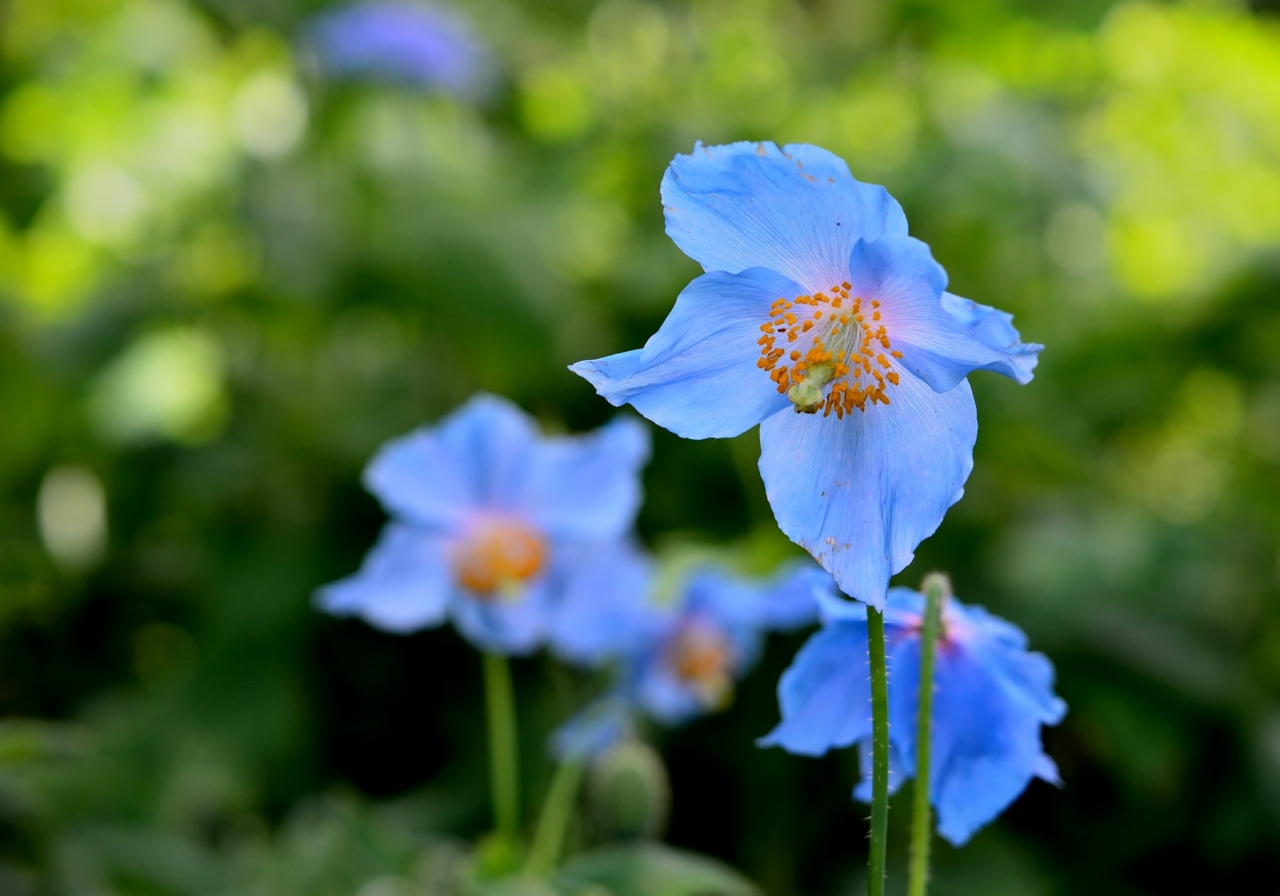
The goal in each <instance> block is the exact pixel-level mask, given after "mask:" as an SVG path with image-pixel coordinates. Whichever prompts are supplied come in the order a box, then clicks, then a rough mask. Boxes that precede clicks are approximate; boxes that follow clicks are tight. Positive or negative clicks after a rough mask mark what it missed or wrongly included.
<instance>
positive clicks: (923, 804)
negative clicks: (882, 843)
mask: <svg viewBox="0 0 1280 896" xmlns="http://www.w3.org/2000/svg"><path fill="white" fill-rule="evenodd" d="M922 588H923V591H924V620H923V622H922V624H921V628H920V695H919V708H918V709H917V711H916V783H915V791H914V793H913V794H912V803H911V870H910V874H909V876H908V883H907V893H908V896H925V892H926V891H927V890H928V888H929V844H930V838H931V837H932V834H933V818H932V813H931V812H930V810H929V771H930V769H929V746H930V739H931V737H932V733H933V659H934V653H935V652H936V650H935V648H936V645H937V642H938V629H939V628H940V627H941V619H942V603H943V601H945V600H946V598H947V595H948V594H950V593H951V583H950V582H949V581H948V580H947V577H946V576H944V575H942V574H941V573H936V572H935V573H930V574H929V575H928V576H926V577H925V580H924V585H923V586H922Z"/></svg>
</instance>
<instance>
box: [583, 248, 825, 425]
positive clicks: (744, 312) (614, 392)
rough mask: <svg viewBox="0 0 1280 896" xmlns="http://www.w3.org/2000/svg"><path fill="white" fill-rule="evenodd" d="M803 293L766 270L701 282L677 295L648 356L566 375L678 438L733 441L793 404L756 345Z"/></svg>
mask: <svg viewBox="0 0 1280 896" xmlns="http://www.w3.org/2000/svg"><path fill="white" fill-rule="evenodd" d="M803 291H804V290H802V289H801V288H800V286H799V285H798V284H796V283H793V282H791V281H790V280H788V279H786V278H785V277H782V276H780V275H778V274H775V273H773V272H772V271H768V270H765V269H763V268H754V269H751V270H746V271H743V272H742V273H740V274H726V273H722V272H713V273H709V274H704V275H703V276H701V277H699V278H698V279H696V280H694V281H693V282H692V283H690V284H689V285H688V286H687V287H685V289H684V291H683V292H682V293H680V296H679V298H677V299H676V304H675V307H674V308H672V309H671V313H670V314H669V315H667V319H666V320H665V321H663V323H662V326H661V327H659V328H658V332H656V333H654V334H653V336H651V337H650V338H649V341H648V342H646V343H645V346H644V348H643V349H640V350H639V351H630V352H623V353H622V354H618V355H610V356H609V357H607V358H598V359H596V360H594V361H579V362H578V363H577V364H574V365H573V366H571V367H570V368H569V369H570V370H572V371H573V372H574V373H576V374H578V375H579V376H581V377H583V378H584V379H586V380H587V381H588V382H590V383H591V385H593V386H595V387H596V391H597V392H599V393H600V394H601V395H602V396H604V398H605V399H607V400H608V401H609V402H610V403H611V404H614V405H622V404H626V403H630V404H631V405H632V406H633V407H634V408H635V409H636V410H637V411H639V412H640V413H641V414H643V415H644V416H645V417H648V418H649V419H650V420H652V421H653V422H654V423H657V424H658V425H659V426H662V427H665V428H666V429H669V430H671V431H672V432H674V433H675V434H676V435H679V436H683V437H685V438H687V439H707V438H721V437H728V436H736V435H738V434H740V433H743V432H746V431H747V430H748V429H750V428H751V427H753V426H755V425H756V424H757V423H759V422H760V421H761V420H763V419H764V418H765V417H767V416H769V415H770V414H771V413H774V412H775V411H778V410H779V409H781V408H783V407H786V406H787V404H788V402H787V399H786V397H785V396H784V395H782V394H780V393H779V392H778V389H777V386H776V385H775V384H774V382H773V381H772V380H771V379H769V374H768V372H767V371H765V370H762V369H760V368H759V367H758V366H757V364H756V362H757V361H758V360H759V359H760V345H759V343H758V340H759V339H760V338H761V331H760V325H761V324H763V323H764V322H766V321H768V320H769V312H770V309H771V305H772V304H773V302H774V301H775V300H777V299H780V298H786V299H790V298H794V297H795V296H797V295H800V294H801V293H803Z"/></svg>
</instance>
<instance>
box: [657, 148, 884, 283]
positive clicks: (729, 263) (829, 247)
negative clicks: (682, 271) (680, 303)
mask: <svg viewBox="0 0 1280 896" xmlns="http://www.w3.org/2000/svg"><path fill="white" fill-rule="evenodd" d="M662 204H663V206H664V207H665V209H666V217H667V235H668V236H670V237H671V239H672V240H674V241H675V243H676V245H677V246H679V247H680V249H681V250H682V251H683V252H684V253H685V254H686V255H688V256H689V257H690V258H692V259H694V260H695V261H697V262H698V263H699V264H701V265H702V267H703V269H704V270H708V271H729V272H732V273H736V272H738V271H743V270H746V269H747V268H753V267H766V268H769V269H770V270H773V271H777V272H778V273H779V274H782V275H783V276H785V277H788V278H790V279H791V280H794V281H795V282H796V283H800V284H803V285H804V287H805V288H804V290H802V292H803V293H813V292H815V291H822V290H829V289H830V288H831V287H832V286H833V285H835V284H837V283H841V282H842V281H844V280H845V279H846V271H847V270H848V266H849V265H848V260H849V252H850V250H852V249H853V244H854V243H855V242H857V240H858V239H860V238H865V239H875V238H876V237H879V236H882V235H884V234H887V233H897V234H905V233H906V232H907V219H906V216H905V215H903V213H902V207H901V206H900V205H898V203H897V202H896V201H895V200H894V198H893V197H892V196H890V195H889V193H888V191H886V190H885V189H884V187H878V186H874V185H871V184H863V183H859V182H858V181H856V180H854V178H853V176H852V175H851V174H850V173H849V167H848V166H847V165H846V164H845V163H844V161H843V160H841V159H840V158H838V157H837V156H834V155H832V154H831V153H829V152H827V151H826V150H824V149H820V148H818V147H816V146H807V145H803V144H798V145H791V146H787V147H784V148H783V149H778V147H777V146H775V145H774V144H772V143H733V144H730V145H727V146H703V145H702V144H701V143H699V144H698V145H697V146H695V147H694V150H693V154H692V155H687V156H685V155H677V156H676V157H675V159H674V160H672V162H671V166H670V167H669V168H667V172H666V174H665V175H663V178H662ZM788 298H790V296H788Z"/></svg>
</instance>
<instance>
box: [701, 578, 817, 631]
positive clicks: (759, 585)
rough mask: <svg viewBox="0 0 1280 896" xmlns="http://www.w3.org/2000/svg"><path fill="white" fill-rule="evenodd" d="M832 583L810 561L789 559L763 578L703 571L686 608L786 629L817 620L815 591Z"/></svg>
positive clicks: (727, 620)
mask: <svg viewBox="0 0 1280 896" xmlns="http://www.w3.org/2000/svg"><path fill="white" fill-rule="evenodd" d="M830 581H831V577H830V576H828V575H827V574H826V573H825V572H823V571H822V570H821V569H819V568H818V567H816V566H814V565H813V564H811V563H789V564H787V565H786V566H785V567H783V568H782V569H780V570H779V571H778V572H776V573H774V575H772V576H770V577H769V578H768V579H766V580H764V581H753V580H750V579H744V578H741V577H738V576H733V575H729V574H727V573H725V572H722V571H720V570H717V569H705V570H702V571H700V572H696V573H694V574H693V576H692V577H691V579H690V581H689V586H688V588H687V590H686V593H687V595H688V597H687V601H686V606H687V607H688V608H689V609H690V610H693V611H702V612H707V613H710V614H711V615H712V616H713V617H714V618H715V619H717V620H718V621H719V622H721V623H722V624H723V625H725V626H729V627H745V628H750V629H755V630H760V631H790V630H792V629H797V628H800V627H801V626H804V625H808V624H809V623H811V622H813V621H815V620H816V619H817V617H818V601H817V596H816V593H815V589H816V588H820V587H822V586H823V585H824V584H825V583H827V582H830Z"/></svg>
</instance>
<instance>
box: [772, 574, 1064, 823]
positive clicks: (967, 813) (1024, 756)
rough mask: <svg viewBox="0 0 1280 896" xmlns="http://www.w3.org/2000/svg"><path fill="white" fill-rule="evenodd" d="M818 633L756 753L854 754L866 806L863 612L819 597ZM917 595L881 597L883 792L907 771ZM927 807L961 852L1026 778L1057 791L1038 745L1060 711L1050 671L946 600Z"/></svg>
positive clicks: (785, 679)
mask: <svg viewBox="0 0 1280 896" xmlns="http://www.w3.org/2000/svg"><path fill="white" fill-rule="evenodd" d="M821 603H822V612H823V617H824V625H823V627H822V628H821V629H820V630H819V631H818V632H817V633H815V634H814V635H813V637H811V638H810V639H809V640H808V641H807V642H806V643H805V645H804V646H803V647H802V648H801V649H800V652H799V653H798V654H796V658H795V660H794V661H793V662H792V664H791V666H790V668H788V669H787V671H786V672H784V673H783V675H782V680H781V681H780V682H779V684H778V702H779V703H780V705H781V710H782V721H781V722H780V723H779V724H778V726H777V727H776V728H775V729H774V730H773V731H771V732H770V733H769V734H768V735H767V736H765V737H764V738H761V740H760V744H761V746H780V747H782V748H783V749H785V750H787V751H789V752H791V753H798V754H800V755H803V756H820V755H822V754H823V753H825V752H827V751H828V750H831V749H836V748H840V747H848V746H851V745H857V747H858V749H859V755H860V757H861V762H862V772H863V774H862V782H861V783H860V784H859V785H858V787H857V788H856V789H855V791H854V795H855V796H856V797H857V798H858V799H860V800H863V801H867V802H869V801H870V798H871V782H870V774H869V772H870V768H871V761H870V751H871V691H870V685H869V684H868V682H869V670H868V668H867V623H866V608H865V607H864V606H863V605H861V604H855V603H852V602H850V601H844V600H840V599H838V598H836V597H834V596H830V595H827V596H824V597H823V598H821ZM923 611H924V597H923V595H921V594H919V593H918V592H915V591H912V590H910V589H907V588H893V589H891V590H890V591H889V600H888V606H887V608H886V609H885V643H886V651H887V656H888V665H889V738H890V759H889V762H890V786H891V788H896V787H897V785H898V784H899V783H900V782H901V781H902V780H905V779H906V778H910V777H912V776H913V775H914V774H915V755H916V753H915V751H916V714H917V707H918V705H919V684H920V627H921V615H922V613H923ZM933 686H934V697H933V723H932V735H931V743H930V757H929V761H930V779H929V801H930V802H931V803H932V804H933V806H934V808H935V810H936V811H937V815H938V833H940V834H941V835H942V836H943V837H945V838H946V839H947V840H949V841H950V842H951V843H953V844H955V845H957V846H959V845H961V844H963V843H964V842H966V841H967V840H968V839H969V838H970V837H971V836H973V834H974V832H975V831H977V830H978V829H979V828H981V827H982V826H983V825H985V824H987V823H988V822H990V821H991V820H992V819H993V818H995V817H996V816H997V815H999V814H1000V813H1001V812H1003V811H1004V810H1005V808H1006V807H1008V805H1009V804H1010V803H1012V802H1013V801H1014V800H1015V799H1016V798H1017V797H1018V795H1019V794H1021V793H1022V791H1023V790H1025V789H1026V787H1027V785H1028V784H1029V783H1030V782H1031V779H1032V778H1041V779H1043V780H1045V781H1049V782H1051V783H1057V782H1058V771H1057V767H1056V766H1055V765H1054V763H1053V760H1052V759H1050V758H1049V757H1048V756H1047V755H1045V752H1044V749H1043V747H1042V746H1041V742H1040V730H1041V726H1043V725H1056V724H1057V723H1058V722H1059V721H1061V720H1062V717H1063V715H1064V714H1065V713H1066V704H1064V703H1063V702H1062V701H1061V700H1060V699H1058V697H1057V696H1055V695H1054V693H1053V665H1052V664H1051V663H1050V662H1049V660H1048V659H1047V658H1046V657H1045V656H1044V655H1043V654H1039V653H1032V652H1029V651H1028V650H1027V638H1026V636H1025V635H1024V634H1023V633H1022V631H1021V630H1020V629H1018V628H1017V627H1016V626H1014V625H1011V624H1010V623H1008V622H1005V621H1004V620H1003V619H1000V618H998V617H996V616H992V615H991V614H990V613H988V612H987V611H986V610H984V609H982V608H981V607H973V606H966V605H964V604H962V603H960V601H958V600H954V599H948V600H947V602H946V604H945V606H944V607H943V611H942V626H941V629H940V632H939V637H938V641H937V653H936V655H935V666H934V681H933Z"/></svg>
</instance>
